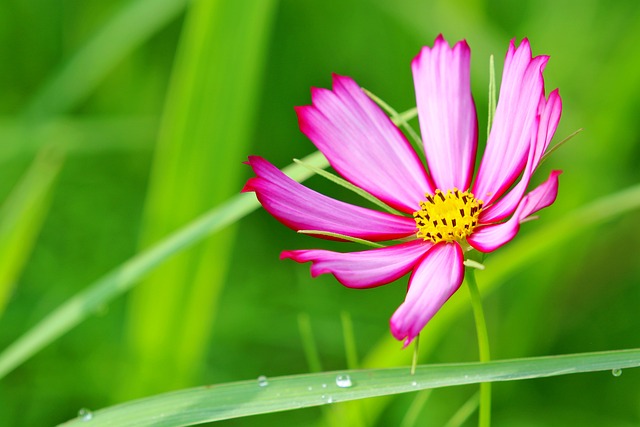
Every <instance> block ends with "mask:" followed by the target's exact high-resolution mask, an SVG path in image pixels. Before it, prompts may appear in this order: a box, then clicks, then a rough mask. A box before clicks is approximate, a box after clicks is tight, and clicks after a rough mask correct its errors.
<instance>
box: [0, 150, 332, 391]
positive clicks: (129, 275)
mask: <svg viewBox="0 0 640 427" xmlns="http://www.w3.org/2000/svg"><path fill="white" fill-rule="evenodd" d="M304 160H305V161H306V162H307V163H312V164H314V165H316V166H318V167H327V166H328V164H327V163H326V159H325V157H324V156H323V155H322V154H320V153H319V152H315V153H313V154H310V155H309V156H307V157H305V158H304ZM283 171H284V172H285V173H286V174H287V175H289V176H290V177H291V178H292V179H294V180H296V181H298V182H302V181H304V180H306V179H307V178H309V177H310V176H311V175H313V173H312V172H310V171H309V170H308V169H306V168H304V167H302V166H299V165H295V164H291V165H289V166H287V167H286V168H284V169H283ZM259 206H260V204H259V203H258V201H257V199H256V198H255V196H253V195H252V194H239V195H236V196H235V197H233V198H231V199H230V200H229V201H228V202H226V203H224V204H222V205H220V206H218V207H217V208H215V209H213V210H211V211H210V212H208V213H206V214H204V215H202V216H201V217H200V218H198V219H196V220H194V221H193V222H191V223H190V224H188V225H186V226H185V227H183V228H181V229H180V230H178V231H176V232H175V233H172V234H171V235H169V236H168V237H166V238H164V239H163V240H162V241H160V242H158V243H157V244H155V245H154V246H152V247H150V248H149V249H147V250H145V251H143V252H141V253H139V254H137V255H136V256H134V257H133V258H131V259H130V260H128V261H127V262H125V263H123V264H121V265H120V266H118V267H116V268H115V269H113V270H111V272H109V273H107V274H106V275H105V276H103V277H102V278H100V279H98V280H97V281H95V282H93V283H92V284H90V285H89V286H88V287H87V288H86V289H85V290H84V291H82V292H80V293H78V294H76V295H75V296H74V297H72V298H70V299H68V300H67V301H66V302H65V303H64V304H62V305H61V306H60V307H58V308H57V309H55V310H54V311H53V312H51V313H50V314H49V315H48V316H46V317H45V318H43V319H42V320H41V321H40V322H38V323H37V324H36V325H35V326H33V327H32V328H31V329H29V330H28V331H27V332H26V333H24V334H23V335H22V336H21V337H20V338H18V339H17V340H16V341H14V342H13V343H12V344H11V345H9V346H8V347H7V348H6V349H5V350H4V351H3V352H2V353H0V378H3V377H4V376H5V375H6V374H7V373H9V372H11V371H12V370H13V369H15V368H16V367H17V366H19V365H20V364H22V363H23V362H24V361H25V360H27V359H29V358H30V357H31V356H33V355H34V354H36V353H37V352H38V351H40V350H41V349H42V348H43V347H45V346H46V345H47V344H49V343H51V342H53V341H55V340H56V339H57V338H59V337H60V336H61V335H63V334H64V333H66V332H68V331H69V330H70V329H71V328H73V327H74V326H76V325H78V324H79V323H80V322H82V321H83V320H85V319H86V318H87V317H89V316H91V315H93V314H95V313H96V312H98V311H99V310H100V309H101V307H104V306H105V304H108V303H109V302H110V301H111V300H113V299H114V298H116V297H118V296H119V295H121V294H123V293H125V292H127V291H129V289H131V288H132V287H133V286H135V285H136V284H137V283H138V281H139V280H140V279H143V278H144V277H146V275H147V274H148V273H149V272H151V271H152V270H154V269H155V268H157V267H158V266H159V265H161V264H162V263H163V262H165V261H166V260H168V259H170V258H171V257H172V256H175V255H176V254H178V253H179V252H181V251H184V250H185V249H187V248H189V247H191V246H193V245H194V244H195V243H197V242H200V241H201V240H202V239H204V238H205V237H207V236H208V235H210V234H212V233H215V232H216V231H219V230H222V229H224V228H225V227H227V226H229V225H231V224H233V223H235V222H236V221H238V220H239V219H240V218H242V217H244V216H245V215H247V214H249V213H250V212H253V211H254V210H256V209H257V208H258V207H259Z"/></svg>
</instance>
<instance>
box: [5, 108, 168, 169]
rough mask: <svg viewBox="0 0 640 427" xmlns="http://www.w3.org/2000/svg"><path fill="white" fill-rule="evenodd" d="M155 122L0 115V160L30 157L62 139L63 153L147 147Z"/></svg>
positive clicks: (127, 118)
mask: <svg viewBox="0 0 640 427" xmlns="http://www.w3.org/2000/svg"><path fill="white" fill-rule="evenodd" d="M157 130H158V123H157V120H156V119H155V118H152V117H147V116H138V117H136V116H120V117H118V116H116V117H109V116H106V117H105V116H83V117H72V116H65V117H56V118H55V119H48V120H43V121H39V122H36V123H28V124H27V123H25V121H24V120H19V119H16V118H14V117H11V118H0V141H2V144H0V163H5V162H10V161H14V160H15V159H16V158H23V157H27V156H28V157H32V156H34V155H35V154H36V153H38V151H39V150H40V149H41V148H42V147H43V146H44V145H46V143H48V142H51V141H58V140H64V149H65V153H66V156H67V157H68V156H73V155H75V154H78V153H91V154H101V153H105V152H113V151H118V150H120V151H134V150H147V151H148V150H150V149H151V146H152V145H151V141H152V140H153V139H154V138H155V136H156V133H157Z"/></svg>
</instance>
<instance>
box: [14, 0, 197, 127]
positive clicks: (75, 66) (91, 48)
mask: <svg viewBox="0 0 640 427" xmlns="http://www.w3.org/2000/svg"><path fill="white" fill-rule="evenodd" d="M188 2H189V0H138V1H132V2H125V3H124V4H123V7H122V9H121V10H120V11H119V13H117V14H116V15H114V16H113V18H112V19H111V20H110V21H109V22H107V23H106V24H105V25H104V26H102V27H101V28H100V29H99V30H98V32H97V33H96V34H94V35H93V37H92V38H90V39H89V40H88V41H87V43H86V44H85V45H84V46H83V47H82V48H81V49H80V50H78V52H77V53H76V54H75V55H74V56H73V57H71V58H70V59H69V61H68V62H66V63H65V64H63V66H62V67H61V68H60V69H59V70H58V71H57V72H56V73H55V74H53V75H52V76H51V77H50V78H49V80H48V81H47V82H45V83H44V85H43V86H42V88H41V89H40V91H39V92H38V93H36V95H35V96H34V97H33V99H32V100H31V102H30V103H29V105H27V107H26V109H25V112H24V113H25V115H26V116H28V117H41V116H43V115H54V114H60V113H64V112H66V111H68V110H70V109H72V108H73V107H74V106H75V105H77V104H78V103H79V102H81V101H82V100H83V99H85V98H86V97H87V96H88V95H89V94H90V93H91V91H92V90H94V89H95V87H96V86H97V85H98V84H99V83H100V81H102V79H103V78H104V77H105V76H106V75H107V74H108V73H109V71H111V70H112V69H113V67H114V66H115V65H117V64H118V63H119V62H120V61H121V60H122V59H123V58H125V57H126V56H127V55H128V54H129V53H131V52H132V51H133V50H134V49H135V48H137V47H138V46H140V45H141V44H142V43H144V42H145V41H146V40H147V39H148V38H149V37H151V36H152V35H153V34H155V33H156V32H158V30H159V29H161V28H163V27H164V26H165V25H167V24H168V23H169V22H170V21H171V20H172V19H174V18H176V16H177V15H178V14H179V13H180V12H181V11H182V10H183V9H184V7H185V6H186V5H187V3H188Z"/></svg>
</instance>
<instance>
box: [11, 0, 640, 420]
mask: <svg viewBox="0 0 640 427" xmlns="http://www.w3.org/2000/svg"><path fill="white" fill-rule="evenodd" d="M439 33H443V34H444V35H445V37H446V38H447V39H448V41H449V42H450V43H453V42H455V41H457V40H459V39H462V38H465V39H466V40H467V41H468V43H469V45H470V46H471V49H472V88H473V92H474V98H475V101H476V104H477V107H478V111H479V123H480V126H479V128H480V139H481V141H484V139H485V137H486V135H484V133H485V132H484V129H485V127H484V123H486V115H487V114H486V109H487V107H486V105H487V101H486V100H487V88H488V76H489V71H488V70H489V67H488V62H489V55H490V54H494V55H495V58H496V70H497V72H498V76H500V75H501V69H502V61H503V58H504V53H505V51H506V49H507V46H508V43H509V40H510V39H512V38H516V39H518V40H520V39H521V38H523V37H528V38H529V39H530V41H531V44H532V48H533V51H534V54H548V55H550V56H551V60H550V62H549V65H548V66H547V70H546V72H545V76H546V87H547V90H548V91H550V90H552V89H553V88H556V87H558V88H560V93H561V95H562V97H563V101H564V111H563V117H562V121H561V124H560V127H559V129H558V132H557V134H556V141H559V140H560V139H562V138H563V137H565V136H566V135H568V134H569V133H571V132H573V131H574V130H576V129H578V128H581V127H584V129H585V130H584V132H582V133H581V134H580V135H579V136H578V137H576V138H575V139H573V140H572V141H571V142H569V143H568V144H567V145H566V146H565V147H563V148H562V149H561V150H559V151H558V152H557V153H556V154H554V155H553V157H552V158H551V159H550V160H549V161H547V162H546V163H545V164H544V165H543V167H542V169H543V170H541V171H540V173H539V174H538V176H537V178H538V180H541V179H543V178H545V177H546V174H547V173H548V171H549V170H550V169H551V168H556V169H562V170H564V174H563V175H562V176H561V188H560V196H559V198H558V201H557V202H556V204H555V205H553V206H552V207H551V208H550V209H547V210H545V211H543V212H541V220H540V221H538V222H533V223H529V224H526V225H524V226H523V227H522V230H521V235H520V236H519V237H518V238H519V239H521V238H523V236H524V235H526V234H527V233H528V232H530V231H531V230H534V229H536V228H537V227H544V224H545V223H546V222H551V221H552V220H553V219H554V218H560V217H562V216H563V215H564V214H566V213H567V212H569V211H570V210H572V209H574V208H576V207H579V206H581V205H583V204H585V203H587V202H589V201H591V200H594V199H596V198H599V197H601V196H604V195H606V194H609V193H614V192H616V191H619V190H622V189H624V188H626V187H628V186H630V185H633V184H636V183H638V182H640V168H639V164H640V122H639V121H638V117H640V78H639V77H638V76H639V75H640V55H638V53H639V52H638V46H637V41H638V40H640V3H637V2H633V1H602V0H600V1H597V0H587V1H584V0H581V1H563V0H561V1H557V0H553V1H552V0H537V1H533V0H528V1H522V2H511V1H506V0H500V1H485V2H482V1H466V2H465V1H446V0H441V1H433V2H428V1H427V2H425V1H418V0H400V1H394V2H391V1H383V0H378V1H376V0H341V1H338V0H331V1H326V0H304V1H300V0H297V1H296V0H280V1H276V0H272V1H271V0H255V1H250V0H243V1H231V0H228V1H222V0H200V1H194V2H191V3H189V2H187V1H186V0H133V1H125V0H119V1H114V2H85V1H79V0H63V1H53V2H52V1H44V0H29V1H23V0H5V1H4V3H3V7H2V8H0V64H2V66H0V94H1V96H0V113H1V114H2V116H1V117H0V162H1V164H2V165H1V167H0V200H3V201H4V202H3V204H2V208H1V209H2V210H0V260H2V261H1V262H2V263H0V268H2V269H3V271H2V272H1V273H0V274H2V277H0V279H1V281H0V286H1V287H2V289H3V292H4V294H6V297H7V298H6V307H5V304H4V298H2V295H3V294H2V293H0V316H1V317H0V350H1V349H3V348H5V347H7V346H8V345H9V344H10V343H12V342H13V341H14V340H15V339H17V338H18V337H19V336H20V335H21V334H22V333H23V332H24V331H26V330H27V329H28V328H30V327H31V326H33V325H35V324H36V322H38V321H39V320H40V319H42V318H43V317H44V316H45V315H46V314H47V313H49V312H51V311H52V310H53V309H55V308H56V307H57V306H59V305H60V304H61V303H63V302H64V301H66V300H67V299H69V298H70V297H71V296H73V295H74V294H75V293H77V292H79V291H80V290H82V289H84V288H85V287H86V286H88V285H89V284H90V283H91V282H93V281H94V280H96V279H97V278H98V277H100V276H101V275H103V274H104V273H106V272H107V271H109V270H110V269H111V268H113V267H115V266H117V265H119V264H121V263H122V262H124V261H125V260H127V259H128V258H130V257H132V256H133V255H134V254H135V253H137V252H138V251H139V250H141V249H142V248H145V247H148V246H149V245H151V244H153V243H154V242H156V241H158V240H159V239H160V238H161V237H163V236H165V235H166V234H167V233H169V232H171V231H173V230H176V229H178V228H179V227H180V226H181V225H184V224H187V223H188V222H189V221H190V220H192V219H193V218H195V217H196V216H197V215H199V214H200V213H203V212H205V211H207V210H208V209H211V208H213V207H215V206H216V205H218V204H219V203H221V202H223V201H224V200H226V199H228V198H229V197H231V196H233V195H235V194H237V193H238V192H239V191H240V189H241V188H242V185H243V182H244V181H245V180H246V179H247V178H248V177H249V176H250V175H249V168H248V167H246V166H244V165H242V162H243V161H244V160H245V159H246V156H247V155H249V154H257V155H261V156H264V157H267V158H268V159H270V160H271V161H272V162H273V163H274V164H276V165H278V166H285V165H286V164H288V163H290V161H291V159H292V158H293V157H297V158H300V157H302V156H304V155H306V154H308V153H310V152H312V151H313V146H312V144H311V143H310V142H309V141H308V140H307V139H306V138H305V137H304V136H303V135H302V134H301V133H300V132H299V130H298V127H297V119H296V116H295V113H294V111H293V106H295V105H303V104H308V103H309V102H310V94H309V88H310V87H311V86H320V87H328V86H329V85H330V82H331V73H332V72H336V73H339V74H345V75H349V76H352V77H353V78H355V79H356V81H357V82H358V83H359V84H360V85H362V86H363V87H366V88H367V89H369V90H371V91H372V92H373V93H375V94H376V95H378V96H380V97H381V98H382V99H384V100H385V101H387V102H388V103H389V104H390V105H392V106H393V107H394V108H395V109H396V110H398V111H404V110H407V109H409V108H411V107H413V106H414V105H415V101H414V95H413V83H412V80H411V72H410V61H411V59H412V58H413V57H414V56H415V55H416V54H417V52H418V51H419V49H420V47H421V46H423V45H430V44H432V42H433V40H434V38H435V37H436V36H437V35H438V34H439ZM414 124H415V123H414ZM308 184H309V185H310V186H312V187H313V188H315V189H320V190H322V191H323V192H327V193H329V194H332V195H337V196H340V197H343V198H346V199H350V198H351V197H352V196H351V195H349V194H344V193H343V192H341V191H340V190H337V189H336V188H335V187H334V186H332V185H331V184H328V183H327V182H325V181H323V180H322V179H320V178H312V179H311V180H309V183H308ZM16 212H17V213H16ZM639 219H640V214H639V213H638V212H637V211H636V212H633V213H631V214H626V215H623V216H620V217H618V218H616V219H615V220H614V221H610V222H608V223H606V224H604V225H602V226H599V227H597V228H593V229H589V230H588V231H587V232H585V233H582V234H581V235H580V236H579V237H578V238H575V239H573V240H572V241H571V242H570V243H567V244H564V245H562V246H560V247H557V248H556V249H554V250H553V251H550V252H548V253H546V254H545V255H544V256H542V257H538V258H536V259H531V261H530V263H529V265H528V266H527V267H526V268H522V269H519V270H518V271H517V273H516V274H513V275H511V276H509V277H508V280H506V281H504V283H502V286H500V288H499V289H498V290H497V291H496V292H494V293H491V294H490V295H489V296H488V297H487V299H486V310H487V315H488V325H489V333H490V339H491V343H492V357H493V358H515V357H526V356H535V355H551V354H561V353H574V352H586V351H597V350H611V349H622V348H633V347H639V346H640V334H639V333H638V331H640V316H639V309H640V283H639V282H640V263H639V262H638V254H637V248H638V247H639V246H640V228H639V227H638V220H639ZM311 247H325V248H330V247H331V248H338V247H340V246H339V245H335V244H330V243H327V242H318V241H317V240H314V239H313V238H311V237H305V236H299V235H296V234H295V233H293V232H292V231H290V230H288V229H287V228H285V227H283V226H281V225H280V224H278V223H277V222H276V221H275V220H274V219H272V218H271V217H270V216H269V215H268V214H267V213H266V212H264V211H257V212H256V213H253V214H251V215H249V216H248V217H246V218H245V219H243V220H242V221H240V222H239V223H238V224H236V225H235V226H234V227H232V228H231V229H227V230H225V231H224V232H223V233H219V234H217V235H214V236H212V237H210V238H209V239H207V240H206V241H205V242H203V243H202V244H199V245H198V246H197V247H195V248H193V249H191V250H189V251H187V252H185V253H184V254H181V255H180V256H178V257H176V258H174V259H172V260H170V261H169V262H168V263H166V265H164V266H163V267H161V268H160V269H158V270H157V271H156V272H155V273H153V274H151V275H150V277H148V278H147V279H146V280H145V281H144V282H143V283H141V284H140V285H139V286H137V287H136V288H134V290H133V291H131V292H129V293H127V294H126V295H125V296H124V297H122V298H118V299H116V300H115V301H114V302H113V303H111V304H108V305H105V306H104V307H102V308H101V309H100V310H99V311H98V312H97V313H96V314H95V316H93V317H91V318H90V319H88V320H87V321H85V322H83V323H82V324H81V325H80V326H79V327H77V328H75V329H73V330H72V331H71V332H70V333H68V334H66V335H64V336H63V337H62V338H60V339H59V340H57V341H55V342H54V343H53V344H51V345H49V346H48V347H46V348H45V349H44V350H43V351H42V352H40V353H38V354H37V355H35V356H34V357H33V358H31V359H30V360H28V361H27V362H25V363H24V364H23V365H21V366H20V367H19V368H17V369H15V370H14V371H13V372H11V373H9V374H8V375H7V376H6V377H4V378H3V379H2V380H1V381H0V425H3V426H4V425H7V426H41V425H54V424H56V423H59V422H63V421H65V420H67V419H70V418H73V417H75V416H76V415H77V413H78V410H79V409H81V408H91V409H98V408H101V407H105V406H108V405H112V404H115V403H118V402H121V401H124V400H128V399H132V398H135V397H142V396H147V395H151V394H155V393H159V392H162V391H167V390H172V389H177V388H183V387H188V386H194V385H201V384H211V383H219V382H226V381H234V380H240V379H250V378H257V377H258V376H259V375H267V376H275V375H285V374H294V373H303V372H308V371H309V370H310V366H309V364H308V363H307V357H306V356H305V352H304V350H303V347H304V345H303V342H304V340H305V339H307V340H309V339H310V335H309V333H308V332H305V333H303V334H302V335H301V332H300V331H301V329H302V330H303V331H305V330H307V331H308V330H310V331H311V332H312V335H313V339H314V342H315V344H316V347H317V351H318V355H319V360H320V363H321V365H322V368H323V369H324V370H336V369H338V370H339V369H345V368H347V367H348V366H347V364H348V361H347V354H346V352H345V344H344V335H345V332H346V333H347V334H348V333H349V328H348V327H347V328H346V330H345V322H344V321H343V320H341V319H344V318H345V316H347V317H349V318H350V319H351V321H352V324H353V329H352V332H353V335H354V337H355V344H356V351H357V354H358V356H359V358H360V359H361V360H364V359H366V358H367V356H368V355H370V352H371V351H372V349H374V347H376V345H378V343H386V342H388V341H390V339H391V338H390V333H389V330H388V319H389V317H390V315H391V314H392V313H393V311H394V310H395V309H396V307H397V306H398V305H399V304H400V302H401V301H402V300H403V298H404V293H405V288H406V278H405V279H402V280H400V281H399V282H398V283H395V284H392V285H389V286H384V287H381V288H377V289H372V290H367V291H356V290H349V289H346V288H343V287H342V286H340V285H339V284H338V283H337V282H336V281H335V280H334V279H333V278H332V277H329V276H326V277H325V276H323V277H320V278H318V279H314V280H312V279H311V278H310V277H309V272H308V265H298V264H295V263H293V262H281V261H279V260H278V254H279V252H280V251H281V250H283V249H293V248H311ZM343 248H344V246H343ZM509 250H510V246H509V245H507V246H506V247H504V248H502V249H501V251H504V252H508V251H509ZM490 259H491V257H489V261H490ZM489 267H491V265H490V263H489ZM483 274H484V273H479V274H478V275H477V277H478V281H479V282H480V285H481V287H482V281H483ZM455 298H460V299H468V295H467V291H466V290H465V289H464V288H462V289H461V291H460V292H458V293H457V294H456V296H455ZM3 309H4V311H3V312H2V310H3ZM445 310H446V307H445ZM345 313H346V314H345ZM307 320H308V322H307ZM437 322H438V316H436V319H434V325H436V324H437ZM347 323H348V322H347ZM307 327H308V328H307ZM434 327H435V326H434ZM429 331H430V327H429V326H428V327H427V328H426V329H425V330H424V332H423V337H425V339H426V340H428V338H426V337H428V336H429ZM431 345H433V349H432V351H430V352H429V354H428V355H427V356H426V357H425V358H424V359H423V360H422V362H423V363H431V362H458V361H472V360H477V357H478V356H477V345H476V340H475V329H474V325H473V318H472V316H471V313H470V310H468V311H467V312H465V313H464V314H463V315H462V316H458V317H456V319H455V321H454V322H453V323H452V324H450V325H448V326H447V330H446V332H445V333H444V334H443V335H442V336H440V337H439V339H438V340H437V342H434V343H432V344H431ZM390 348H391V350H389V354H388V358H387V357H385V355H384V354H383V355H381V356H380V355H378V357H377V358H376V359H375V360H374V362H373V363H374V366H385V361H388V362H389V363H391V362H390V361H391V360H395V359H397V353H399V352H401V351H402V350H401V345H400V344H399V343H398V344H397V345H396V346H391V347H390ZM409 352H410V350H407V351H405V353H407V354H408V353H409ZM404 357H409V356H407V355H404ZM350 364H351V365H353V361H350ZM476 390H477V387H471V386H469V387H456V388H451V389H442V390H436V391H434V392H433V393H431V395H430V396H429V398H428V400H427V401H426V403H424V405H423V406H422V407H418V408H419V410H420V418H419V422H418V423H417V424H416V425H434V426H439V425H444V424H445V423H446V422H447V420H449V419H450V418H451V417H452V416H453V414H454V413H455V412H456V411H457V409H458V408H459V407H460V406H461V405H463V404H464V402H466V401H467V400H468V399H469V397H470V396H472V395H473V394H474V393H475V391H476ZM415 399H416V395H415V394H406V395H401V396H397V397H394V398H393V399H391V400H385V401H379V404H377V407H378V408H379V412H380V413H379V414H376V415H375V416H374V415H373V414H365V415H362V414H360V415H359V416H355V417H352V415H353V413H354V406H353V405H351V406H347V405H334V406H333V407H331V408H330V409H327V408H322V409H319V408H311V409H306V410H299V411H293V412H286V413H280V414H270V415H264V416H257V417H252V418H246V419H239V420H230V421H225V422H221V423H220V425H228V426H254V425H255V426H257V425H260V426H263V425H274V426H280V425H284V424H285V423H288V424H289V425H301V426H307V425H357V423H358V422H360V423H361V425H378V426H397V425H400V424H401V422H402V420H403V419H404V416H405V414H406V413H407V411H408V408H409V407H410V406H411V405H412V403H413V402H414V401H415ZM493 411H494V423H495V425H509V426H540V425H545V426H566V425H582V426H603V425H607V426H637V425H640V372H637V370H629V371H625V372H624V373H623V375H622V376H620V377H617V378H616V377H614V376H612V375H610V374H608V373H595V374H583V375H576V376H565V377H556V378H552V379H544V380H532V381H520V382H515V383H501V384H496V385H494V404H493ZM355 412H356V413H357V407H356V409H355ZM364 412H366V411H364ZM347 419H348V420H350V421H348V422H347V421H345V420H347ZM341 420H342V421H341ZM406 425H410V424H409V423H407V424H406ZM462 425H465V426H467V425H468V426H471V425H475V419H474V417H473V416H472V417H471V418H470V419H469V420H468V421H467V422H466V423H464V424H462Z"/></svg>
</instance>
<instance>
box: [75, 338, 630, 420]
mask: <svg viewBox="0 0 640 427" xmlns="http://www.w3.org/2000/svg"><path fill="white" fill-rule="evenodd" d="M638 366H640V349H632V350H619V351H606V352H599V353H583V354H573V355H563V356H549V357H534V358H524V359H513V360H501V361H493V362H488V363H478V362H474V363H459V364H442V365H425V366H420V367H418V369H417V370H416V373H415V375H410V374H409V368H408V367H405V368H389V369H371V370H355V371H342V372H324V373H318V374H304V375H295V376H287V377H277V378H271V379H267V380H266V381H260V382H258V381H256V380H251V381H240V382H234V383H227V384H219V385H213V386H205V387H198V388H192V389H186V390H180V391H175V392H171V393H166V394H161V395H157V396H152V397H149V398H145V399H140V400H136V401H131V402H127V403H124V404H121V405H117V406H113V407H111V408H106V409H102V410H99V411H96V412H95V413H93V414H92V416H91V425H92V426H94V427H95V426H114V425H117V426H122V427H125V426H151V425H153V426H184V425H193V424H199V423H205V422H210V421H218V420H224V419H230V418H239V417H245V416H248V415H256V414H265V413H271V412H278V411H286V410H290V409H298V408H306V407H310V406H320V405H325V404H329V403H334V402H344V401H349V400H356V399H364V398H368V397H374V396H383V395H390V394H397V393H407V392H412V391H417V390H423V389H428V388H438V387H448V386H454V385H462V384H476V383H481V382H494V381H515V380H523V379H533V378H544V377H552V376H558V375H567V374H576V373H581V372H595V371H617V370H620V369H627V368H635V367H638ZM338 375H340V376H342V377H343V378H344V376H345V375H348V376H349V379H350V385H348V386H346V385H345V384H344V383H341V384H342V387H341V386H340V385H338V383H340V382H339V381H337V377H338ZM609 375H610V374H609ZM85 420H86V416H85V417H84V420H83V419H81V418H76V419H74V420H71V421H69V422H67V423H65V424H64V425H65V426H73V425H79V424H81V423H83V422H84V421H85ZM83 425H84V424H83Z"/></svg>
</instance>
